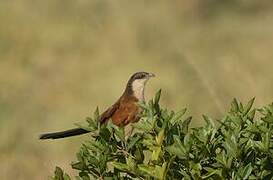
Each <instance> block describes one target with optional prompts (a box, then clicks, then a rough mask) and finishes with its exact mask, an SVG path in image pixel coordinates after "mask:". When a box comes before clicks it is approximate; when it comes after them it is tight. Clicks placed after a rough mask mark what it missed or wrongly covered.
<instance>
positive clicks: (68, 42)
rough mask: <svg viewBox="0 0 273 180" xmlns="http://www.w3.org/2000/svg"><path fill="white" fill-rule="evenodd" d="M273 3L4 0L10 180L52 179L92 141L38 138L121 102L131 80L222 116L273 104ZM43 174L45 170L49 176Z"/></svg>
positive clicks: (4, 130)
mask: <svg viewBox="0 0 273 180" xmlns="http://www.w3.org/2000/svg"><path fill="white" fill-rule="evenodd" d="M272 18H273V4H272V2H271V1H260V0H251V1H246V0H221V1H219V0H191V1H189V0H180V1H178V0H177V1H164V0H157V1H155V0H150V1H143V0H141V1H128V0H127V1H126V0H120V1H110V0H78V1H75V0H47V1H34V0H1V1H0V158H1V160H2V161H1V162H2V163H1V165H0V169H1V170H0V177H1V179H19V180H20V179H45V178H46V177H47V176H48V175H50V174H52V170H53V168H54V167H55V165H59V166H62V167H63V168H64V169H65V171H66V172H68V173H69V174H71V173H70V166H69V165H68V164H69V162H70V160H71V159H70V157H72V155H73V154H74V153H75V152H76V151H77V147H78V146H79V145H80V144H81V142H82V141H83V139H85V138H88V136H83V137H75V138H70V139H65V140H58V141H46V142H44V141H43V142H41V141H38V135H39V134H40V133H42V132H47V131H50V130H52V131H56V130H64V129H67V128H71V127H72V126H73V123H75V122H80V121H81V120H82V118H83V117H85V116H87V115H88V114H87V112H90V110H92V109H94V108H95V107H96V106H99V107H100V109H101V110H103V109H104V108H106V107H107V106H109V105H110V104H111V103H113V102H114V101H115V100H116V99H117V98H118V96H119V95H120V94H121V92H122V91H123V88H124V86H125V84H126V81H127V80H128V77H129V76H130V75H131V74H132V73H134V72H136V71H140V70H145V71H149V72H154V73H155V74H156V75H157V78H155V79H154V80H153V81H151V82H150V83H149V85H148V88H147V97H151V94H153V92H155V91H156V90H157V89H159V88H162V89H163V90H164V92H165V94H164V97H163V99H162V104H164V105H166V106H167V107H169V108H171V109H176V108H177V107H188V109H189V113H190V114H191V115H193V117H194V118H193V120H192V124H193V125H200V124H202V123H201V122H199V121H198V119H200V117H201V115H202V113H206V114H209V115H211V116H212V117H216V118H217V117H221V115H223V114H224V113H226V112H225V110H226V109H227V107H228V104H229V103H228V102H229V101H230V99H231V98H232V97H238V98H240V99H242V100H243V101H246V100H247V99H249V98H251V97H253V96H255V97H257V101H256V103H257V105H258V106H261V105H263V104H267V103H269V102H271V101H272V99H273V93H272V92H273V84H272V81H273V73H272V67H273V61H272V59H273V51H272V47H273V33H272V32H273V21H272ZM41 169H42V171H41Z"/></svg>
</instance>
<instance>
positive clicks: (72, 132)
mask: <svg viewBox="0 0 273 180" xmlns="http://www.w3.org/2000/svg"><path fill="white" fill-rule="evenodd" d="M89 132H90V131H87V130H85V129H81V128H75V129H69V130H66V131H61V132H54V133H45V134H41V135H40V138H39V139H59V138H65V137H70V136H77V135H81V134H85V133H89Z"/></svg>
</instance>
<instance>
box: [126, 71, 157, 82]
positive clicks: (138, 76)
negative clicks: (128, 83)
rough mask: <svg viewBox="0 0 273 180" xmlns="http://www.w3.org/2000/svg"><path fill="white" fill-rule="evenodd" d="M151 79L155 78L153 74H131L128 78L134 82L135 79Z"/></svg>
mask: <svg viewBox="0 0 273 180" xmlns="http://www.w3.org/2000/svg"><path fill="white" fill-rule="evenodd" d="M151 77H155V75H154V74H153V73H148V72H136V73H135V74H133V75H132V76H131V78H130V80H132V81H133V80H136V79H149V78H151Z"/></svg>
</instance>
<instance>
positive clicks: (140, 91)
mask: <svg viewBox="0 0 273 180" xmlns="http://www.w3.org/2000/svg"><path fill="white" fill-rule="evenodd" d="M147 80H148V79H136V80H134V82H133V83H132V90H133V93H134V96H135V97H136V98H137V99H139V101H145V97H144V90H145V86H146V82H147Z"/></svg>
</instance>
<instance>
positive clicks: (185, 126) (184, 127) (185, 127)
mask: <svg viewBox="0 0 273 180" xmlns="http://www.w3.org/2000/svg"><path fill="white" fill-rule="evenodd" d="M191 120H192V117H188V118H187V119H186V120H184V121H183V122H182V132H183V133H184V134H187V133H188V132H189V125H190V123H191Z"/></svg>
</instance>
